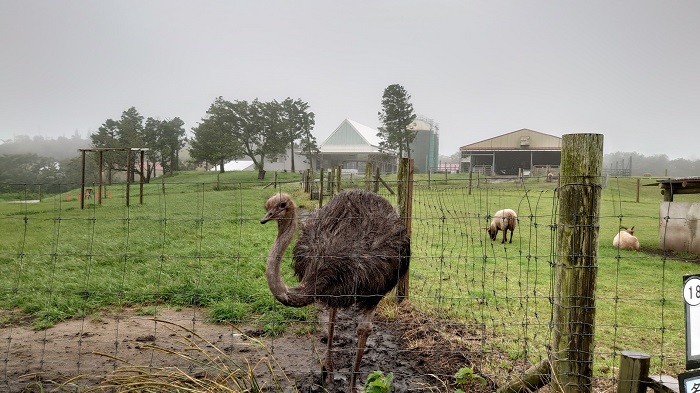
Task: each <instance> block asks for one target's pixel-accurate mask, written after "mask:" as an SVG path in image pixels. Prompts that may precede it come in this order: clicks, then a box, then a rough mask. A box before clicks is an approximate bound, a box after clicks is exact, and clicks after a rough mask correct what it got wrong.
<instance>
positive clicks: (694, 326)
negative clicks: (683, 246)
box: [683, 274, 700, 393]
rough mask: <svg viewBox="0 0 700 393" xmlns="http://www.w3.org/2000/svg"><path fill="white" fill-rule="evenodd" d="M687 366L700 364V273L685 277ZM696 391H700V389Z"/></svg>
mask: <svg viewBox="0 0 700 393" xmlns="http://www.w3.org/2000/svg"><path fill="white" fill-rule="evenodd" d="M684 281H685V284H684V285H683V299H684V300H685V341H686V368H688V367H689V366H692V368H698V367H699V366H700V275H697V274H696V275H690V276H686V277H684ZM694 393H700V390H699V391H697V392H694Z"/></svg>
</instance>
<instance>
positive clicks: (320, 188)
mask: <svg viewBox="0 0 700 393" xmlns="http://www.w3.org/2000/svg"><path fill="white" fill-rule="evenodd" d="M318 207H319V208H321V207H323V168H320V170H319V175H318Z"/></svg>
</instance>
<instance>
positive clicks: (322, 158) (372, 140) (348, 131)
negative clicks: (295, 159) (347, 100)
mask: <svg viewBox="0 0 700 393" xmlns="http://www.w3.org/2000/svg"><path fill="white" fill-rule="evenodd" d="M378 133H379V131H378V130H377V129H375V128H372V127H368V126H365V125H363V124H360V123H358V122H356V121H353V120H350V119H345V120H343V122H342V123H340V125H339V126H338V127H337V128H336V129H335V131H333V133H331V135H330V136H329V137H328V138H326V140H325V141H324V142H323V143H321V145H320V146H319V150H320V155H319V160H318V163H317V165H314V167H316V168H318V167H321V168H330V167H334V166H340V167H341V168H342V169H354V170H357V171H358V172H359V173H364V171H365V166H366V165H367V163H368V162H371V163H372V165H373V166H374V168H379V170H380V172H381V173H394V172H396V170H397V160H396V156H395V155H394V154H392V153H388V152H381V151H380V150H379V143H380V142H381V139H380V138H379V137H378V136H377V134H378Z"/></svg>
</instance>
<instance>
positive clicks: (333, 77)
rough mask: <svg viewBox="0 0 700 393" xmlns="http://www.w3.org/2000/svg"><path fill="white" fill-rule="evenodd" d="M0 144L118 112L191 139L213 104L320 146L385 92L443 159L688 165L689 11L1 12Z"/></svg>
mask: <svg viewBox="0 0 700 393" xmlns="http://www.w3.org/2000/svg"><path fill="white" fill-rule="evenodd" d="M0 51H1V53H0V139H9V138H13V137H14V136H17V135H29V136H34V135H42V136H44V137H51V138H55V137H58V136H67V137H69V136H71V135H73V134H74V133H75V132H76V131H77V132H78V133H79V134H80V135H81V136H82V137H83V138H86V137H87V135H88V134H89V133H92V132H95V131H96V130H97V129H98V128H99V127H100V125H101V124H102V123H103V122H104V121H105V120H107V119H109V118H112V119H118V118H119V117H120V116H121V113H122V112H123V111H124V110H126V109H128V108H129V107H131V106H134V107H136V109H137V110H138V111H139V112H140V113H141V115H143V116H144V117H154V118H160V119H168V118H173V117H176V116H177V117H180V118H181V119H182V120H183V121H184V122H185V127H186V128H187V130H188V132H190V130H191V128H192V127H194V126H196V125H197V123H198V122H199V121H200V120H201V118H202V117H203V116H204V115H205V112H206V110H207V108H208V107H209V105H210V104H211V103H212V102H213V101H214V99H215V98H216V97H218V96H222V97H224V98H225V99H228V100H231V101H233V100H253V99H255V98H259V99H260V100H263V101H268V100H272V99H277V100H278V101H281V100H283V99H285V98H287V97H291V98H293V99H297V98H299V99H301V100H303V101H306V102H308V103H309V105H310V109H311V111H313V112H314V113H315V114H316V127H315V129H314V135H315V136H316V138H317V139H318V142H319V143H321V142H323V141H324V140H325V139H326V138H327V137H328V136H329V135H330V133H331V132H333V131H334V130H335V128H336V127H337V126H338V125H340V123H341V122H342V121H343V119H345V118H349V119H352V120H355V121H357V122H359V123H362V124H365V125H367V126H370V127H378V126H379V125H380V123H379V120H378V118H377V112H378V111H380V110H381V96H382V93H383V91H384V89H385V88H386V87H387V86H389V85H391V84H395V83H398V84H400V85H402V86H403V87H404V88H405V89H406V90H407V91H408V92H409V94H410V95H411V102H412V104H413V107H414V110H415V112H416V113H417V114H419V115H423V116H426V117H428V118H432V119H433V120H434V121H435V122H437V123H438V124H439V127H440V153H441V154H445V155H449V154H453V153H455V152H457V151H458V149H459V147H460V146H463V145H467V144H470V143H474V142H478V141H481V140H483V139H487V138H491V137H494V136H497V135H501V134H505V133H508V132H511V131H515V130H519V129H521V128H529V129H532V130H536V131H540V132H543V133H547V134H552V135H556V136H562V135H564V134H568V133H579V132H584V133H602V134H604V135H605V139H604V149H605V152H606V153H612V152H616V151H624V152H633V151H636V152H639V153H641V154H644V155H654V154H666V155H668V156H669V157H670V158H688V159H700V153H699V152H698V147H699V146H700V1H697V0H684V1H662V0H658V1H644V0H624V1H622V0H620V1H615V0H604V1H595V0H594V1H591V0H585V1H556V0H548V1H539V0H528V1H515V0H514V1H504V0H493V1H470V0H456V1H432V0H431V1H407V0H397V1H382V0H379V1H327V0H318V1H317V0H299V1H296V0H295V1H289V0H283V1H267V0H261V1H242V0H241V1H233V0H225V1H223V0H222V1H208V0H204V1H173V0H138V1H125V0H119V1H117V0H114V1H83V0H73V1H65V0H62V1H49V0H46V1H35V0H0Z"/></svg>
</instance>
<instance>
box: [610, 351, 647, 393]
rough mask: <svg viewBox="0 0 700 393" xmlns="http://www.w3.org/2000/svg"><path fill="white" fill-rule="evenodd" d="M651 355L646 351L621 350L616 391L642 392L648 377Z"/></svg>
mask: <svg viewBox="0 0 700 393" xmlns="http://www.w3.org/2000/svg"><path fill="white" fill-rule="evenodd" d="M650 359H651V356H650V355H647V354H646V353H641V352H634V351H622V356H621V357H620V376H619V378H618V380H619V381H618V383H617V393H644V392H646V391H647V384H646V381H647V379H649V362H650Z"/></svg>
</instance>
